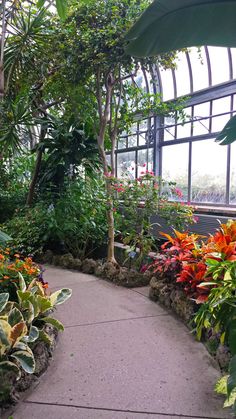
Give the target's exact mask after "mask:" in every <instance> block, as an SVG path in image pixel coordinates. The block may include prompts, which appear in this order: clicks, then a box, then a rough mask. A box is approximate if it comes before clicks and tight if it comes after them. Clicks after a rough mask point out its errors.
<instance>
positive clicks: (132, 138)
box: [128, 135, 137, 147]
mask: <svg viewBox="0 0 236 419" xmlns="http://www.w3.org/2000/svg"><path fill="white" fill-rule="evenodd" d="M128 147H137V135H129V137H128Z"/></svg>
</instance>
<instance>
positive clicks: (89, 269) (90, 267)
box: [81, 259, 97, 274]
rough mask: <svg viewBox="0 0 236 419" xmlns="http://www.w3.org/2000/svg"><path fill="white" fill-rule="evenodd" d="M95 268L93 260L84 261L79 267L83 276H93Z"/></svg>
mask: <svg viewBox="0 0 236 419" xmlns="http://www.w3.org/2000/svg"><path fill="white" fill-rule="evenodd" d="M96 267H97V262H96V261H95V260H93V259H84V260H83V262H82V265H81V270H82V272H84V273H85V274H93V273H94V271H95V269H96Z"/></svg>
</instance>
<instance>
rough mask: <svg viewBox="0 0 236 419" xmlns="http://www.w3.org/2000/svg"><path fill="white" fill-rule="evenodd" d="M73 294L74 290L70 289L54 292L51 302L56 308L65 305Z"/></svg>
mask: <svg viewBox="0 0 236 419" xmlns="http://www.w3.org/2000/svg"><path fill="white" fill-rule="evenodd" d="M71 294H72V290H71V289H69V288H63V289H61V290H59V291H56V292H54V293H53V294H52V295H51V296H50V301H51V303H52V305H53V306H54V305H55V306H56V305H59V304H62V303H64V302H65V301H66V300H68V298H70V297H71Z"/></svg>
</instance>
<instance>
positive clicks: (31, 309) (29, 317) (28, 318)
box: [22, 300, 35, 324]
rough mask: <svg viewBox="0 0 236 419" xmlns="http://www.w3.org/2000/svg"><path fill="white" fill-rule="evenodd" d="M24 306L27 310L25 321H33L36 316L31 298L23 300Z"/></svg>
mask: <svg viewBox="0 0 236 419" xmlns="http://www.w3.org/2000/svg"><path fill="white" fill-rule="evenodd" d="M22 307H23V308H24V309H25V310H26V311H25V312H24V319H25V321H26V322H27V323H28V324H30V323H32V321H33V320H34V318H35V314H34V306H33V304H32V303H31V302H30V301H29V300H26V301H24V302H23V304H22Z"/></svg>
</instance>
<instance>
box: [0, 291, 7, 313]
mask: <svg viewBox="0 0 236 419" xmlns="http://www.w3.org/2000/svg"><path fill="white" fill-rule="evenodd" d="M8 300H9V293H8V292H3V293H1V294H0V312H1V311H2V310H3V309H4V308H5V307H6V305H7V302H8Z"/></svg>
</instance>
